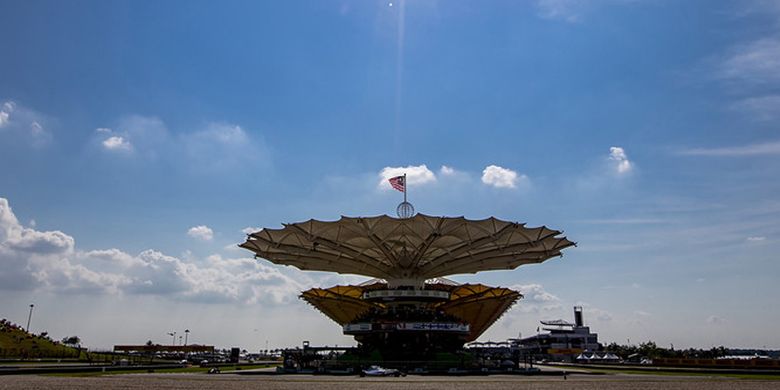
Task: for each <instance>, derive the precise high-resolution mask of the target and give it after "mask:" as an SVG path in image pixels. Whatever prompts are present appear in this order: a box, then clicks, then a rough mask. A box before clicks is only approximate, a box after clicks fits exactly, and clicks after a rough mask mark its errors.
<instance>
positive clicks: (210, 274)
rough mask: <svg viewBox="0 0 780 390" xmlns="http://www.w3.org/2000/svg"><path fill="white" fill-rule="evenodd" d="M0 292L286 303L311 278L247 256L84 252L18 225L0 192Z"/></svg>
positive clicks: (69, 241) (67, 239)
mask: <svg viewBox="0 0 780 390" xmlns="http://www.w3.org/2000/svg"><path fill="white" fill-rule="evenodd" d="M0 259H2V260H3V267H2V268H0V290H45V291H50V292H63V293H73V294H145V295H159V296H166V297H170V298H171V299H179V300H191V301H198V302H242V303H256V302H268V303H277V304H278V303H286V302H290V301H292V300H294V299H296V297H297V295H298V292H299V291H301V290H302V289H304V288H306V286H309V285H312V284H314V283H313V281H312V280H311V279H310V278H309V277H307V276H306V275H304V274H303V273H302V272H301V271H298V270H295V269H291V268H283V267H278V266H275V265H270V264H263V263H261V262H260V261H257V260H254V259H252V258H228V259H226V258H222V257H221V256H218V255H214V256H210V257H208V258H206V259H205V260H198V259H182V258H178V257H174V256H169V255H166V254H164V253H162V252H159V251H156V250H151V249H150V250H145V251H143V252H141V253H140V254H138V255H131V254H128V253H126V252H123V251H121V250H119V249H116V248H111V249H105V250H91V251H81V250H78V248H76V247H75V240H74V239H73V237H71V236H69V235H67V234H65V233H63V232H59V231H54V232H42V231H36V230H33V229H30V228H25V227H23V226H21V225H20V224H19V221H18V220H17V218H16V216H15V215H14V213H13V211H12V210H11V207H10V206H9V204H8V201H7V200H6V199H4V198H0Z"/></svg>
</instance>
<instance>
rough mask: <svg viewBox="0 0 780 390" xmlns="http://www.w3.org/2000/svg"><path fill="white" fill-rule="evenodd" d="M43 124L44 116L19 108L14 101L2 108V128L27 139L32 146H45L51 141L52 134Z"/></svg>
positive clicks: (0, 116)
mask: <svg viewBox="0 0 780 390" xmlns="http://www.w3.org/2000/svg"><path fill="white" fill-rule="evenodd" d="M11 114H13V115H11ZM12 119H13V121H12ZM43 123H44V117H43V115H41V114H39V113H37V112H35V111H33V110H30V109H27V108H26V107H22V106H18V105H17V104H16V103H14V102H13V101H7V102H5V103H3V105H2V107H0V127H7V128H9V129H11V130H12V131H13V133H14V134H16V136H19V137H21V138H23V139H26V140H27V142H29V143H30V144H31V145H32V146H35V147H40V146H45V145H46V144H48V143H49V142H50V141H51V138H52V136H51V133H49V132H48V131H46V129H44V126H43Z"/></svg>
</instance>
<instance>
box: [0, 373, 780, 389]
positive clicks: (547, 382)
mask: <svg viewBox="0 0 780 390" xmlns="http://www.w3.org/2000/svg"><path fill="white" fill-rule="evenodd" d="M301 388H307V389H347V390H349V389H381V390H384V389H387V390H406V389H408V390H413V389H415V390H416V389H423V390H427V389H447V390H453V389H455V388H457V389H471V388H479V389H489V390H501V389H534V390H546V389H586V390H587V389H607V390H609V389H631V390H633V389H636V390H641V389H659V388H660V389H694V390H696V389H702V390H741V389H746V390H752V389H780V381H772V380H753V379H737V378H728V377H714V376H713V377H709V376H678V375H675V376H668V375H666V376H664V375H633V374H614V375H579V374H576V373H573V374H570V375H567V376H566V377H563V376H555V377H552V376H514V375H512V376H510V375H491V376H481V377H451V376H411V375H410V376H406V377H401V378H361V377H358V376H357V375H355V376H338V377H334V376H319V375H292V376H266V375H259V376H242V375H235V374H217V375H208V374H201V373H198V374H114V375H100V376H84V377H72V376H68V377H63V376H51V375H13V376H5V377H0V390H5V389H8V390H15V389H66V390H69V389H74V390H75V389H123V390H124V389H139V390H148V389H172V390H176V389H188V390H192V389H238V390H243V389H271V390H276V389H279V390H287V389H301Z"/></svg>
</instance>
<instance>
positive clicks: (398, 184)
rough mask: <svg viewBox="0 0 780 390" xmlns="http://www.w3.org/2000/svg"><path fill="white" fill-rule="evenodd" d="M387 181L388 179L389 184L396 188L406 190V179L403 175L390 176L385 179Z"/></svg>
mask: <svg viewBox="0 0 780 390" xmlns="http://www.w3.org/2000/svg"><path fill="white" fill-rule="evenodd" d="M387 181H389V182H390V185H391V186H393V188H395V189H396V190H398V191H401V192H406V180H405V178H404V176H396V177H391V178H389V179H387Z"/></svg>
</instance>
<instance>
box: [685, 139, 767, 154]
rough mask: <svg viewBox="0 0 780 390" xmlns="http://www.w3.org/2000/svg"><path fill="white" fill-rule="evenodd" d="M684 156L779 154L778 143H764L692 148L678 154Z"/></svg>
mask: <svg viewBox="0 0 780 390" xmlns="http://www.w3.org/2000/svg"><path fill="white" fill-rule="evenodd" d="M680 154H682V155H685V156H711V157H744V156H760V155H770V154H780V142H779V141H775V142H765V143H760V144H752V145H745V146H729V147H722V148H693V149H687V150H683V151H681V152H680Z"/></svg>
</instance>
